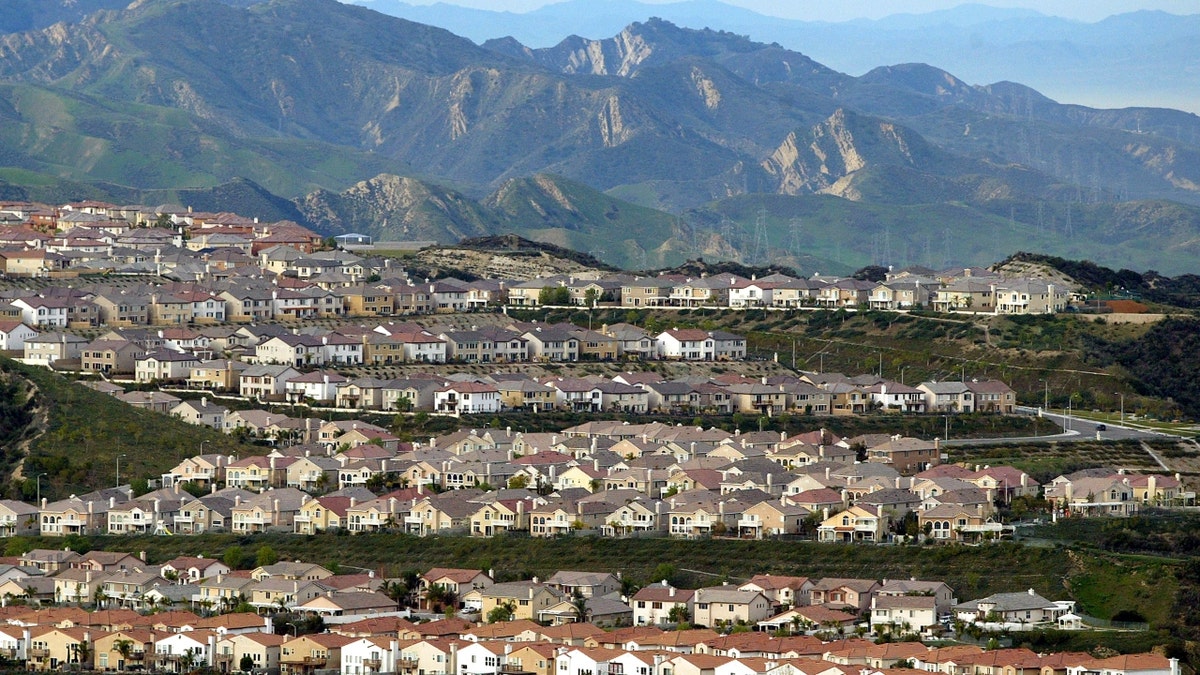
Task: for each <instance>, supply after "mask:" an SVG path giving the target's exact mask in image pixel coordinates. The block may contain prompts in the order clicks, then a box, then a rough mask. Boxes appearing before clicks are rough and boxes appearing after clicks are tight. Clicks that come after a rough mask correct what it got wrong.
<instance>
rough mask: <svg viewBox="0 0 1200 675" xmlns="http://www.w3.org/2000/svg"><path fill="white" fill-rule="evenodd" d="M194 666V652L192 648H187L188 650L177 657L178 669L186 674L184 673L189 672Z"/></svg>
mask: <svg viewBox="0 0 1200 675" xmlns="http://www.w3.org/2000/svg"><path fill="white" fill-rule="evenodd" d="M195 665H196V652H195V650H194V649H193V648H189V649H187V650H185V651H184V652H183V654H182V655H181V656H180V657H179V668H180V669H181V670H182V671H183V672H185V673H186V672H189V671H191V669H192V667H193V666H195Z"/></svg>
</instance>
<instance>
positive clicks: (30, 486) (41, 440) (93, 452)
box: [0, 358, 254, 499]
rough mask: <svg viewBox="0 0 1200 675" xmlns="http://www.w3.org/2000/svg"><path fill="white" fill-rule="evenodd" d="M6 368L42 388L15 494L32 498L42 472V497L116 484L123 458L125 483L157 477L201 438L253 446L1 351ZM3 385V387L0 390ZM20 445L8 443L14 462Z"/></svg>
mask: <svg viewBox="0 0 1200 675" xmlns="http://www.w3.org/2000/svg"><path fill="white" fill-rule="evenodd" d="M0 372H3V373H4V374H5V375H6V376H7V377H9V378H13V379H16V380H19V381H23V382H25V383H28V384H31V385H32V386H33V387H35V388H36V393H35V394H34V397H35V398H34V411H35V413H36V414H35V418H36V419H35V420H34V422H33V424H34V425H35V428H34V429H33V430H32V431H30V432H27V433H26V434H25V438H32V442H31V443H30V444H29V454H28V457H27V458H26V459H25V461H24V465H23V467H22V474H23V475H24V476H25V480H23V481H20V482H19V483H17V484H13V485H12V489H10V493H12V494H13V495H14V496H24V497H27V498H28V497H32V496H33V494H34V493H35V491H36V488H37V486H36V484H35V482H34V480H33V479H34V477H36V476H37V475H38V474H39V473H43V472H44V473H45V474H46V477H45V478H44V479H43V480H42V496H43V497H49V498H51V499H53V498H60V497H65V496H67V495H69V494H72V493H82V492H86V491H88V490H93V489H96V488H101V487H110V486H112V485H114V484H115V481H116V468H117V467H116V464H117V457H121V475H122V477H123V478H122V482H128V480H129V479H130V478H133V477H140V478H146V477H156V476H158V475H159V474H161V473H163V472H165V471H166V470H168V469H170V468H171V467H173V466H175V465H176V464H178V463H179V462H180V461H181V460H183V459H184V458H186V457H190V456H192V455H195V454H197V453H198V452H199V451H200V444H201V443H203V444H204V451H205V452H224V453H229V454H237V453H240V454H242V455H246V454H247V453H250V452H253V451H254V449H253V448H252V447H251V446H246V445H243V444H241V443H240V442H238V441H237V440H235V439H234V438H233V437H231V436H226V435H225V434H222V433H220V432H218V431H214V430H212V429H208V428H202V427H196V426H192V425H190V424H185V423H184V422H181V421H179V420H178V419H175V418H173V417H170V416H168V415H163V414H160V413H155V412H149V411H146V410H139V409H137V408H133V407H132V406H129V405H126V404H124V403H122V402H121V401H118V400H117V399H115V398H113V397H111V396H108V395H106V394H101V393H99V392H96V391H93V390H91V389H88V388H87V387H84V386H82V385H79V384H76V383H73V382H71V381H69V380H67V379H66V378H64V377H62V376H60V375H56V374H54V373H51V372H50V371H48V370H45V369H42V368H35V367H30V366H25V365H22V364H20V363H17V362H16V361H12V360H11V359H3V358H0ZM5 391H6V390H3V389H0V395H4V394H5ZM20 452H21V448H20V447H18V446H17V445H16V444H15V443H9V444H8V445H6V446H4V447H3V454H4V458H5V460H6V462H7V463H8V464H9V466H10V468H11V466H12V465H13V464H15V461H14V460H19V457H18V456H17V455H18V454H19V453H20Z"/></svg>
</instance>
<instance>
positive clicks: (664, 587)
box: [0, 549, 1180, 675]
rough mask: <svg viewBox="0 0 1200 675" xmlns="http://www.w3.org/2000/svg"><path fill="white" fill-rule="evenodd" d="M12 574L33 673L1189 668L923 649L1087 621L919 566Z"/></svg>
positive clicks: (2, 616) (74, 561) (36, 554)
mask: <svg viewBox="0 0 1200 675" xmlns="http://www.w3.org/2000/svg"><path fill="white" fill-rule="evenodd" d="M4 579H5V584H4V585H5V586H6V587H12V588H14V589H19V593H15V592H11V591H10V592H6V596H7V597H10V598H13V599H14V600H13V601H12V602H10V603H8V604H6V605H5V606H4V607H3V608H0V649H3V650H4V655H5V658H6V659H7V660H8V661H9V662H10V663H16V664H20V665H21V666H23V667H24V668H26V669H27V670H29V671H34V672H37V671H60V670H79V669H84V670H93V669H94V670H98V671H105V672H114V671H117V672H121V671H128V670H151V671H159V672H190V671H192V670H194V669H203V668H211V669H213V670H215V671H216V672H239V671H241V672H247V671H254V672H267V673H294V674H307V673H315V672H333V673H336V672H341V673H348V674H354V675H366V674H371V673H406V674H409V675H420V674H421V673H431V674H433V673H442V674H449V673H476V674H478V675H499V674H500V673H533V674H540V675H555V674H556V673H573V674H579V673H585V672H595V668H596V667H597V665H598V664H599V665H600V666H603V667H604V668H605V669H607V670H606V672H610V673H611V672H615V671H614V670H613V669H614V668H616V667H618V666H620V667H622V669H623V666H625V665H628V666H629V667H630V668H631V670H633V669H636V671H637V672H640V673H645V674H646V675H665V674H666V673H668V672H677V671H679V670H681V669H682V670H684V671H685V672H691V671H692V670H696V671H697V672H699V671H703V670H708V671H710V672H728V673H743V674H745V675H750V674H755V675H759V674H761V675H787V674H790V675H796V674H797V673H805V674H811V675H817V674H818V673H821V674H826V675H828V674H831V673H838V674H839V675H863V674H864V673H871V674H878V675H892V674H893V673H895V674H897V675H898V674H899V673H908V672H913V671H912V670H911V668H913V667H916V668H942V667H950V666H952V667H954V668H955V669H956V670H958V671H960V672H961V671H962V669H973V668H976V667H980V666H985V667H987V668H997V667H1003V668H1010V667H1013V668H1036V667H1039V666H1040V667H1041V668H1043V669H1045V668H1049V669H1051V670H1052V671H1054V672H1060V671H1065V672H1068V673H1076V674H1077V675H1086V674H1087V673H1095V672H1105V673H1114V674H1119V675H1179V673H1180V670H1179V663H1178V661H1177V660H1176V659H1174V658H1168V657H1166V656H1161V655H1158V654H1132V655H1125V656H1100V657H1097V656H1092V655H1089V654H1086V653H1072V652H1065V653H1052V654H1037V653H1034V652H1033V651H1031V650H1029V649H1024V648H1017V649H1002V648H992V649H984V648H981V647H979V646H975V645H959V646H951V647H946V646H940V647H926V646H925V645H924V644H922V643H921V642H919V641H917V640H919V639H937V638H942V637H946V636H948V635H953V634H962V633H964V632H966V631H968V630H976V629H982V630H1001V629H1002V630H1005V631H1014V632H1019V631H1025V630H1040V629H1043V628H1047V627H1052V628H1059V629H1065V630H1083V629H1086V628H1087V625H1086V624H1084V623H1083V617H1081V616H1080V615H1078V614H1076V613H1075V606H1074V605H1075V603H1074V602H1073V601H1069V600H1049V599H1047V598H1045V597H1043V596H1041V595H1039V594H1038V593H1036V592H1034V591H1033V590H1032V589H1029V590H1015V591H1012V592H1005V593H997V594H993V595H989V596H986V597H981V598H977V599H973V600H969V601H960V600H958V599H957V598H956V597H955V593H954V590H953V589H951V588H950V587H949V586H947V585H946V584H945V583H942V582H940V581H922V580H917V579H883V580H878V579H838V578H826V579H814V578H809V577H805V576H780V575H770V574H760V575H757V576H754V577H752V578H750V579H748V580H746V581H745V582H744V583H742V584H740V585H733V584H725V585H718V586H712V587H704V588H696V589H684V588H676V587H675V586H672V585H671V584H669V583H668V582H666V581H662V582H655V583H652V584H650V585H647V586H645V587H642V588H637V587H636V586H633V587H630V586H628V585H627V584H625V582H624V581H623V579H622V578H621V574H620V572H617V573H608V572H591V571H575V570H559V571H557V572H555V573H554V574H553V575H551V576H549V577H548V578H547V579H545V580H544V581H543V580H540V579H538V578H537V577H534V578H532V579H523V580H515V581H500V580H497V579H495V578H494V572H492V571H490V570H489V571H480V570H472V569H458V568H438V567H435V568H432V569H429V570H427V571H425V572H424V573H421V574H419V575H416V576H415V577H414V578H412V579H399V578H396V579H389V578H385V577H384V576H382V575H379V574H376V573H375V572H373V571H370V570H364V571H363V573H354V574H340V573H336V572H335V571H333V570H330V569H327V568H325V567H322V566H321V565H316V564H312V563H306V562H303V561H299V560H297V561H293V562H278V563H272V562H267V563H264V564H260V565H258V566H257V567H254V568H253V569H244V570H238V569H231V568H230V567H229V566H227V565H225V564H224V563H223V562H221V561H219V560H215V559H211V558H205V557H177V558H174V559H172V560H164V561H161V562H157V563H155V562H150V561H148V560H146V556H145V554H138V555H134V554H129V553H124V552H107V551H93V552H89V553H84V554H78V553H75V552H72V551H69V550H68V551H62V550H51V549H33V550H31V551H29V552H27V553H25V554H23V555H21V556H18V557H13V558H9V559H7V562H6V563H5V564H4ZM435 611H436V612H440V614H435V613H433V612H435ZM443 615H444V617H443ZM276 619H283V620H284V622H283V623H279V624H277V623H276ZM300 619H302V620H303V624H301V623H296V622H297V621H298V620H300ZM314 621H315V623H314ZM300 625H304V626H306V629H305V630H299V626H300ZM314 630H315V631H319V632H314ZM851 636H853V637H851ZM866 636H871V637H873V638H886V639H885V640H881V641H880V642H875V641H873V640H870V639H866ZM893 638H905V639H906V640H909V641H904V642H892V641H891V640H892V639H893ZM902 665H905V666H907V667H908V668H909V669H900V667H901V666H902ZM967 672H980V671H975V670H968V671H967Z"/></svg>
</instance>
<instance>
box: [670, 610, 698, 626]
mask: <svg viewBox="0 0 1200 675" xmlns="http://www.w3.org/2000/svg"><path fill="white" fill-rule="evenodd" d="M691 620H692V615H691V614H689V613H688V608H687V605H675V606H674V607H672V608H671V609H670V610H669V611H668V612H667V621H670V622H671V623H673V624H676V625H677V626H682V625H684V624H686V623H687V622H688V621H691Z"/></svg>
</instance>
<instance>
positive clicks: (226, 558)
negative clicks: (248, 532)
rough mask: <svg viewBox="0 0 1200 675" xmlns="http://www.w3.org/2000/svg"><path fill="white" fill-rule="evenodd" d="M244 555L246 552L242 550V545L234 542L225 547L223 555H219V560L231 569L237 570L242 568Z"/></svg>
mask: <svg viewBox="0 0 1200 675" xmlns="http://www.w3.org/2000/svg"><path fill="white" fill-rule="evenodd" d="M245 557H246V554H245V553H244V552H243V551H242V547H241V546H238V545H237V544H234V545H233V546H230V547H229V548H227V549H225V555H223V556H221V562H223V563H225V566H226V567H228V568H229V569H231V570H238V569H241V568H242V560H244V559H245Z"/></svg>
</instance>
